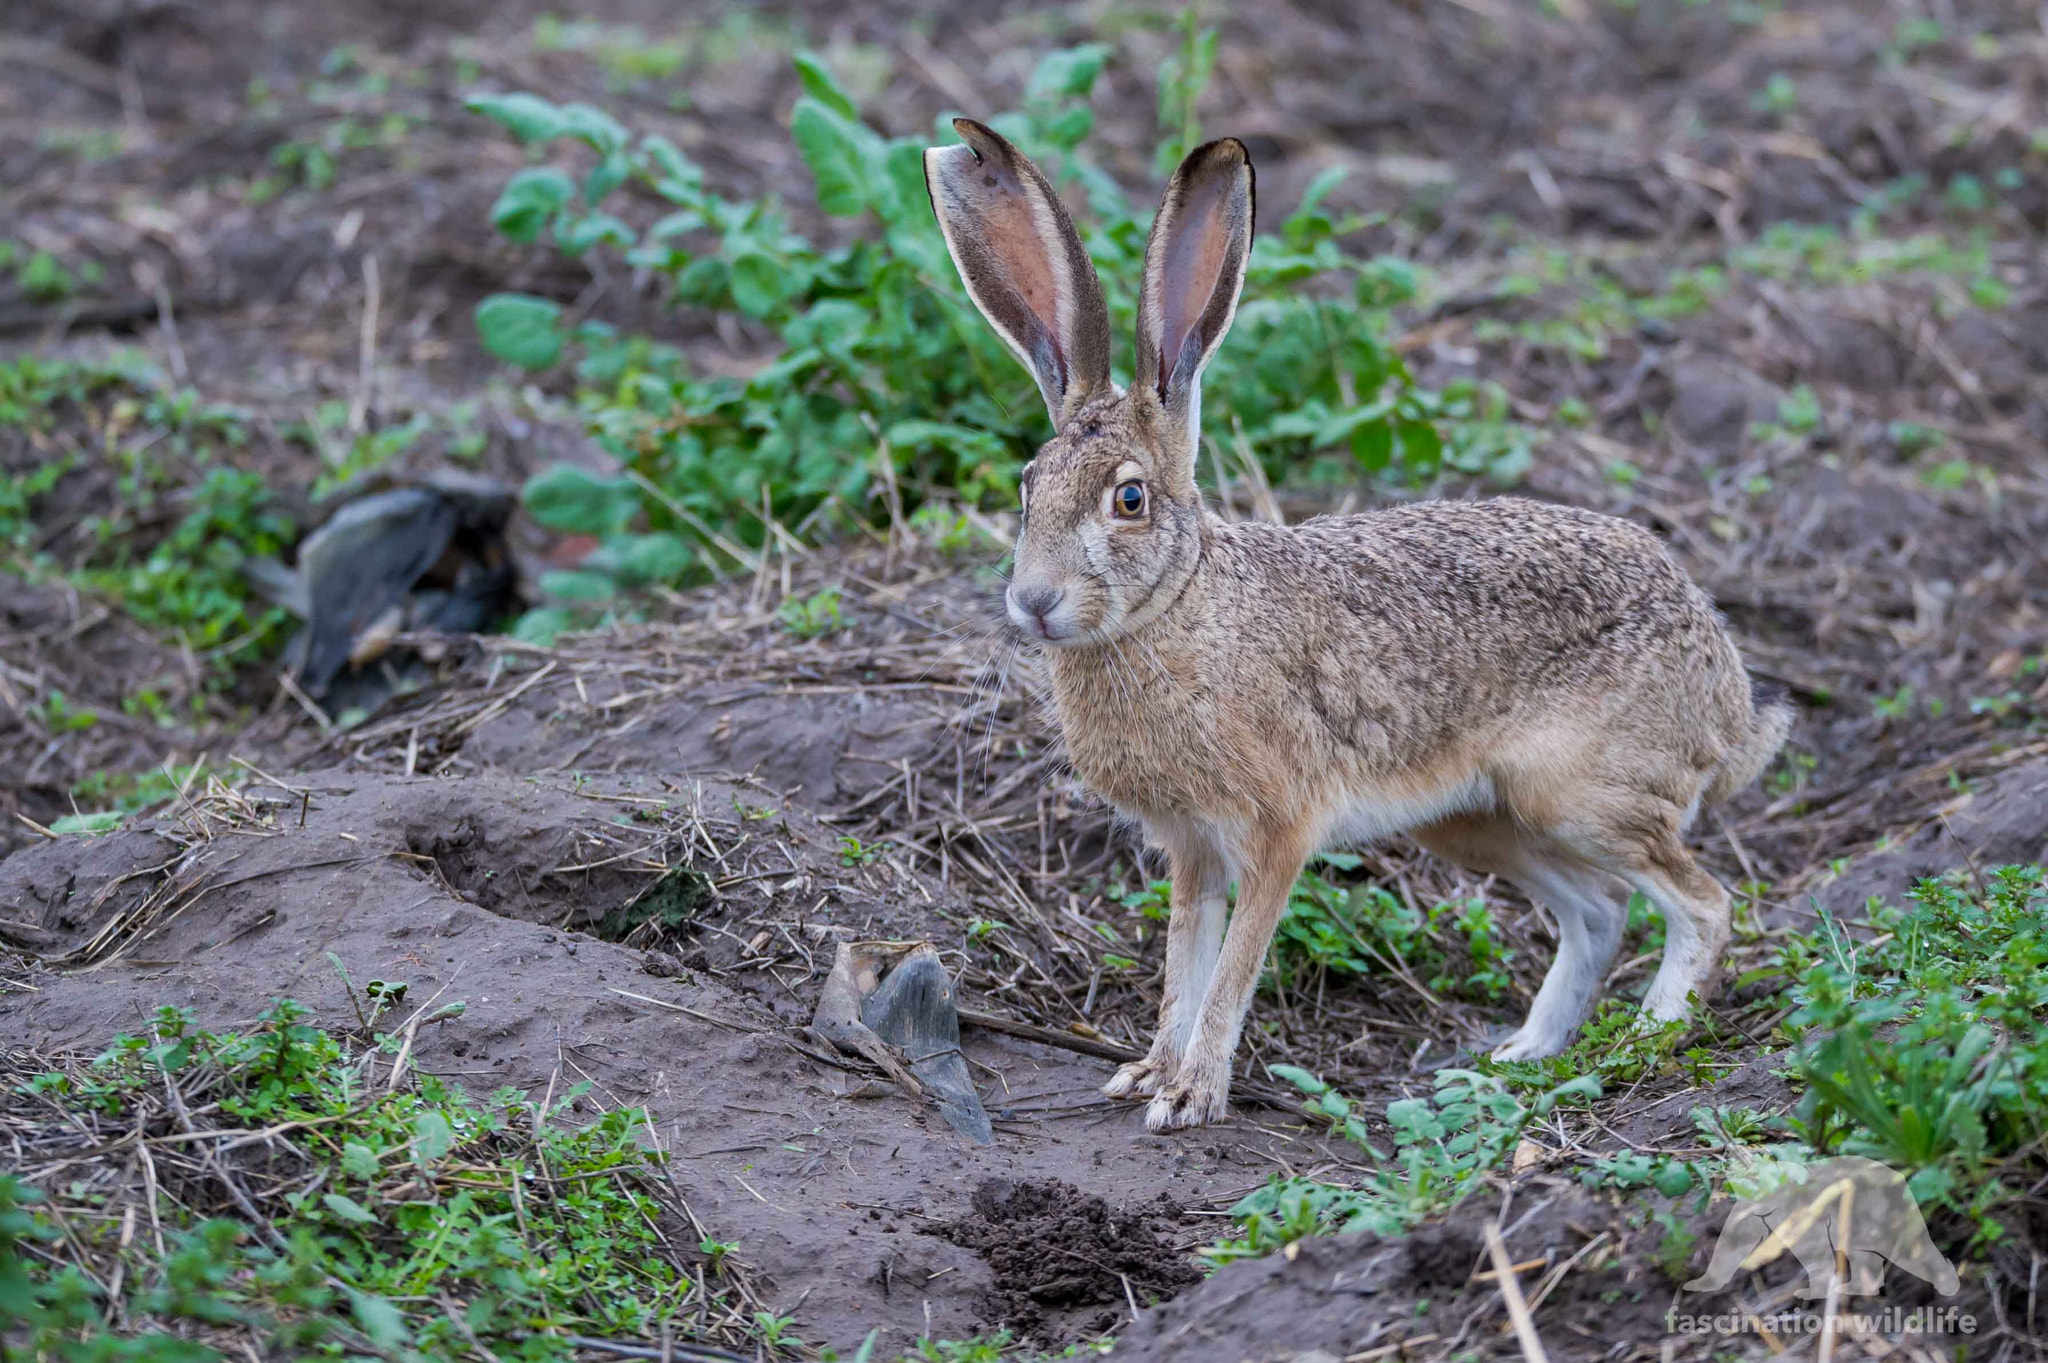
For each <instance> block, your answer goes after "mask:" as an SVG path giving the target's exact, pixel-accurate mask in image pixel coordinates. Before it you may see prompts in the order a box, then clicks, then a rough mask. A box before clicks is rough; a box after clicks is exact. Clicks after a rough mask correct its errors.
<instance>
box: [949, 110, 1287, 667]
mask: <svg viewBox="0 0 2048 1363" xmlns="http://www.w3.org/2000/svg"><path fill="white" fill-rule="evenodd" d="M953 127H954V130H955V131H957V132H958V133H959V134H960V137H961V140H962V141H963V142H964V143H965V145H964V146H957V147H933V148H932V149H931V150H929V151H927V152H926V153H925V154H924V169H925V184H926V186H927V187H928V188H929V189H930V191H931V197H932V208H933V210H934V211H935V212H937V214H938V217H939V228H940V230H941V231H942V232H944V233H945V237H946V246H947V249H949V250H950V251H951V252H952V254H953V263H954V264H955V265H957V266H958V267H959V269H960V278H961V279H962V280H963V281H964V282H965V283H966V285H967V292H968V294H969V295H970V296H971V297H972V298H973V299H974V302H975V306H977V307H979V308H980V309H981V312H982V315H983V316H984V317H986V318H987V319H988V322H989V325H990V326H992V327H994V328H995V330H996V334H997V335H999V336H1001V337H1002V338H1003V340H1004V341H1005V342H1006V343H1007V344H1008V345H1009V347H1010V349H1011V350H1013V351H1015V352H1016V353H1017V358H1018V359H1020V360H1022V361H1023V362H1024V364H1025V366H1026V367H1027V368H1028V369H1030V371H1031V373H1032V376H1033V377H1034V378H1036V379H1037V380H1038V388H1039V391H1040V392H1041V393H1043V394H1044V395H1045V405H1046V407H1047V409H1048V410H1050V411H1051V413H1052V424H1053V432H1054V434H1053V438H1052V440H1050V441H1049V442H1047V443H1046V445H1045V446H1044V448H1042V449H1040V450H1039V452H1038V456H1037V457H1036V458H1035V459H1033V460H1032V461H1031V463H1030V464H1029V465H1028V466H1027V467H1026V468H1025V470H1024V481H1023V487H1024V528H1023V530H1022V532H1021V533H1020V534H1019V536H1018V539H1017V556H1016V570H1015V572H1014V573H1013V574H1012V576H1011V579H1010V589H1009V593H1008V595H1007V598H1006V605H1007V607H1008V610H1009V615H1010V619H1011V620H1012V622H1014V623H1015V624H1016V626H1017V627H1018V628H1019V629H1021V630H1023V631H1024V633H1025V634H1027V635H1029V636H1031V637H1033V638H1036V639H1039V640H1042V641H1043V642H1046V643H1049V644H1054V645H1068V644H1082V643H1099V642H1102V641H1104V640H1107V639H1112V638H1115V637H1116V636H1117V635H1119V634H1121V633H1123V632H1125V631H1126V630H1130V629H1133V628H1135V627H1137V626H1138V625H1141V624H1143V623H1144V622H1145V621H1146V620H1148V619H1150V618H1152V616H1154V615H1155V614H1157V613H1158V612H1159V611H1161V610H1164V609H1165V608H1166V607H1167V606H1168V605H1171V604H1172V602H1173V600H1174V599H1175V598H1176V597H1177V596H1178V595H1179V593H1180V591H1181V589H1182V587H1184V586H1185V584H1186V583H1187V580H1188V577H1189V575H1190V574H1191V573H1193V571H1194V568H1195V565H1196V563H1197V562H1198V561H1199V559H1200V557H1201V544H1202V540H1201V536H1202V498H1201V493H1200V491H1199V490H1198V489H1197V487H1196V485H1195V458H1196V455H1197V453H1198V452H1199V450H1200V445H1201V442H1200V433H1201V419H1202V367H1203V366H1204V365H1206V364H1207V363H1208V362H1209V358H1210V356H1212V355H1214V354H1215V353H1216V348H1217V347H1218V346H1219V345H1221V344H1222V343H1223V333H1224V332H1225V331H1227V330H1229V328H1230V319H1231V317H1232V316H1233V315H1234V314H1235V313H1236V312H1237V297H1238V293H1239V291H1240V290H1241V289H1242V288H1243V286H1244V272H1245V262H1246V260H1247V259H1248V258H1249V257H1250V255H1251V247H1252V164H1251V158H1250V156H1249V155H1248V154H1247V153H1246V151H1245V149H1244V144H1243V143H1242V142H1239V141H1237V140H1236V139H1234V138H1225V139H1223V140H1222V141H1219V142H1210V143H1208V144H1207V145H1205V146H1201V147H1197V148H1195V150H1194V151H1192V152H1190V153H1188V157H1187V159H1186V160H1185V161H1183V162H1181V166H1180V169H1179V170H1178V171H1176V172H1175V173H1174V177H1173V180H1172V182H1171V183H1170V184H1168V185H1167V187H1166V198H1165V200H1164V201H1163V202H1162V203H1161V204H1160V205H1159V216H1158V217H1156V218H1155V219H1153V222H1152V236H1151V239H1150V241H1149V242H1148V243H1147V245H1146V247H1145V277H1144V279H1143V281H1142V282H1141V284H1140V287H1139V291H1138V345H1137V363H1136V368H1135V375H1134V377H1133V380H1132V383H1131V389H1130V391H1129V392H1128V393H1126V392H1124V391H1122V390H1121V389H1119V388H1118V387H1117V386H1116V385H1115V384H1114V383H1113V382H1111V380H1110V376H1109V348H1110V339H1109V311H1108V309H1107V308H1106V307H1105V306H1104V305H1103V301H1102V285H1101V282H1100V281H1099V280H1097V279H1096V277H1095V267H1094V265H1093V264H1091V263H1090V261H1089V259H1088V253H1087V251H1086V250H1085V249H1084V248H1083V247H1082V245H1081V238H1080V237H1079V236H1078V235H1077V234H1076V233H1075V231H1074V222H1073V219H1072V218H1070V217H1069V216H1068V215H1067V210H1066V208H1065V207H1064V206H1063V205H1062V204H1061V203H1060V201H1059V198H1058V196H1057V195H1055V194H1054V193H1053V190H1052V186H1051V185H1050V184H1049V183H1047V181H1046V178H1045V176H1044V175H1043V174H1042V173H1041V172H1040V171H1039V169H1038V167H1037V166H1035V165H1033V164H1032V163H1031V161H1030V160H1029V159H1028V158H1027V157H1025V156H1024V155H1023V153H1021V152H1019V151H1018V150H1017V149H1016V148H1015V147H1013V146H1011V145H1010V144H1009V143H1008V142H1006V141H1004V140H1003V138H1002V137H1000V136H998V135H997V134H996V133H995V132H993V131H992V130H990V129H988V128H986V127H983V126H982V125H981V124H979V123H976V122H974V121H972V120H971V119H965V118H962V119H955V120H954V122H953Z"/></svg>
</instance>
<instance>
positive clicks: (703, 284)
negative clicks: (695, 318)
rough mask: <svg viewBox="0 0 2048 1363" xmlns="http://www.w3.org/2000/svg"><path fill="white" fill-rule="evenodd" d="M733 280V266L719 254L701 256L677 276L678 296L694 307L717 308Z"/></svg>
mask: <svg viewBox="0 0 2048 1363" xmlns="http://www.w3.org/2000/svg"><path fill="white" fill-rule="evenodd" d="M731 282H732V267H731V266H729V265H727V264H726V263H725V262H724V261H722V260H720V259H719V258H718V257H717V256H699V257H698V258H697V259H695V260H693V261H691V262H690V263H689V265H688V266H687V267H685V268H684V270H683V272H682V273H681V274H679V275H677V276H676V297H677V298H678V299H680V300H681V301H682V302H685V303H688V304H690V305H691V306H693V307H699V308H715V307H717V306H718V305H719V303H720V301H721V300H722V299H723V298H724V297H725V293H726V286H727V285H728V284H730V283H731Z"/></svg>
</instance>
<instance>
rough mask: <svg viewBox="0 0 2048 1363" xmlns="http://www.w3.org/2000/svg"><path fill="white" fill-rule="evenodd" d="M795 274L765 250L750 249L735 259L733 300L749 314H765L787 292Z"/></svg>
mask: <svg viewBox="0 0 2048 1363" xmlns="http://www.w3.org/2000/svg"><path fill="white" fill-rule="evenodd" d="M791 281H792V276H791V274H790V271H789V270H788V268H787V267H785V266H784V265H783V263H782V262H781V261H779V260H777V259H776V258H775V257H773V256H771V255H769V254H768V253H767V252H765V251H747V252H744V253H742V254H741V255H739V256H737V257H735V258H734V259H733V262H732V301H733V302H734V303H735V304H737V305H738V306H739V310H740V311H741V312H744V313H746V314H747V315H748V316H749V317H766V316H767V315H768V314H769V313H771V312H773V311H774V310H775V308H776V306H777V305H778V304H779V303H781V302H782V300H783V299H784V298H785V297H786V296H787V295H788V291H789V287H790V284H791Z"/></svg>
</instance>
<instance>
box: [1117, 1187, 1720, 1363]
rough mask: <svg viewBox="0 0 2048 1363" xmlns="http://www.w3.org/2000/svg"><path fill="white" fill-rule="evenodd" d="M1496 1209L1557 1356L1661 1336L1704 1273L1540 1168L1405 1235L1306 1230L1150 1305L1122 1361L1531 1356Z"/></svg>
mask: <svg viewBox="0 0 2048 1363" xmlns="http://www.w3.org/2000/svg"><path fill="white" fill-rule="evenodd" d="M1496 1216H1499V1217H1500V1219H1501V1220H1502V1222H1503V1231H1504V1238H1505V1240H1506V1242H1507V1247H1508V1253H1509V1255H1510V1256H1511V1258H1512V1260H1513V1262H1515V1263H1516V1264H1519V1265H1523V1267H1522V1269H1521V1271H1520V1281H1521V1285H1522V1291H1523V1295H1524V1296H1525V1297H1526V1298H1528V1299H1529V1300H1530V1301H1531V1302H1532V1303H1533V1307H1532V1310H1533V1313H1534V1317H1535V1320H1536V1324H1537V1328H1538V1332H1539V1334H1540V1335H1541V1336H1542V1339H1543V1343H1544V1346H1545V1349H1546V1351H1547V1352H1548V1354H1549V1356H1550V1357H1552V1358H1556V1359H1588V1360H1590V1359H1594V1358H1603V1357H1607V1356H1609V1355H1610V1354H1611V1353H1612V1352H1613V1350H1614V1346H1615V1345H1616V1344H1617V1343H1618V1342H1620V1341H1629V1342H1632V1343H1635V1344H1639V1345H1644V1346H1650V1345H1651V1343H1652V1341H1655V1340H1658V1339H1662V1338H1663V1337H1664V1335H1665V1333H1666V1331H1665V1328H1664V1316H1665V1313H1666V1312H1667V1311H1668V1310H1669V1309H1671V1307H1672V1303H1673V1301H1674V1299H1675V1297H1676V1295H1677V1292H1678V1288H1677V1283H1678V1281H1680V1279H1682V1278H1683V1277H1685V1276H1690V1273H1689V1270H1687V1269H1686V1268H1685V1263H1686V1262H1687V1261H1686V1260H1685V1258H1684V1255H1682V1254H1680V1255H1678V1256H1677V1257H1676V1258H1675V1259H1674V1260H1673V1268H1671V1269H1667V1268H1665V1267H1664V1266H1662V1264H1661V1263H1660V1257H1659V1256H1660V1250H1659V1246H1660V1243H1661V1237H1662V1236H1663V1234H1664V1231H1663V1230H1662V1229H1661V1228H1659V1227H1657V1226H1649V1227H1647V1228H1645V1227H1644V1226H1641V1225H1634V1224H1631V1222H1641V1221H1643V1220H1644V1218H1643V1217H1642V1215H1641V1214H1640V1211H1638V1212H1636V1213H1635V1214H1634V1215H1630V1214H1628V1213H1627V1212H1625V1211H1624V1210H1623V1209H1622V1208H1621V1207H1619V1206H1618V1205H1617V1204H1616V1203H1615V1202H1614V1200H1613V1199H1611V1198H1608V1197H1603V1196H1601V1195H1599V1194H1595V1193H1592V1192H1588V1191H1587V1190H1586V1189H1584V1188H1581V1187H1579V1186H1577V1185H1576V1184H1570V1183H1565V1182H1563V1181H1562V1180H1554V1179H1547V1178H1541V1177H1539V1178H1536V1179H1534V1180H1531V1181H1527V1182H1524V1183H1523V1184H1521V1185H1520V1186H1519V1187H1517V1188H1516V1189H1515V1191H1514V1193H1513V1194H1512V1195H1511V1196H1510V1197H1509V1199H1508V1202H1507V1204H1506V1206H1505V1209H1504V1208H1503V1206H1502V1204H1501V1202H1500V1201H1499V1200H1498V1199H1497V1198H1494V1197H1489V1196H1484V1195H1482V1196H1479V1197H1475V1198H1473V1199H1472V1200H1471V1201H1469V1202H1467V1203H1466V1204H1465V1206H1463V1207H1462V1208H1460V1209H1459V1210H1458V1211H1457V1212H1455V1213H1453V1214H1452V1215H1451V1216H1450V1217H1449V1218H1447V1219H1446V1220H1444V1221H1443V1222H1440V1223H1438V1224H1435V1225H1431V1226H1427V1227H1424V1228H1422V1229H1420V1230H1418V1231H1416V1232H1415V1233H1414V1234H1412V1235H1410V1236H1408V1237H1406V1238H1405V1239H1387V1238H1382V1237H1379V1236H1375V1235H1343V1236H1331V1237H1327V1238H1322V1239H1313V1240H1302V1241H1298V1242H1296V1243H1295V1244H1294V1245H1291V1246H1289V1247H1288V1249H1287V1250H1286V1252H1284V1253H1281V1254H1273V1255H1269V1256H1267V1257H1266V1258H1263V1259H1255V1260H1249V1261H1245V1262H1240V1263H1237V1264H1233V1265H1230V1266H1229V1267H1227V1268H1225V1269H1223V1270H1221V1271H1220V1272H1218V1273H1217V1274H1216V1275H1215V1276H1214V1277H1212V1278H1210V1279H1209V1280H1208V1281H1207V1282H1205V1283H1203V1284H1202V1285H1201V1286H1200V1287H1198V1288H1195V1289H1194V1290H1192V1291H1189V1292H1185V1293H1182V1294H1181V1295H1180V1296H1179V1297H1176V1298H1175V1299H1174V1300H1173V1301H1171V1302H1168V1303H1166V1304H1165V1305H1163V1306H1161V1307H1159V1308H1157V1309H1156V1310H1151V1311H1147V1312H1145V1313H1143V1314H1142V1315H1141V1316H1139V1318H1138V1320H1137V1321H1136V1323H1134V1324H1133V1325H1132V1326H1131V1327H1130V1328H1129V1329H1127V1330H1125V1331H1124V1332H1123V1334H1122V1335H1121V1337H1120V1339H1119V1342H1118V1345H1117V1347H1116V1349H1115V1351H1114V1354H1113V1356H1114V1357H1116V1358H1118V1359H1128V1360H1130V1361H1131V1363H1155V1361H1156V1363H1164V1361H1165V1360H1174V1363H1181V1361H1182V1360H1191V1359H1198V1358H1199V1359H1214V1360H1218V1361H1219V1363H1221V1361H1222V1360H1228V1361H1229V1363H1290V1361H1291V1360H1295V1359H1306V1358H1308V1357H1311V1356H1314V1355H1315V1354H1316V1351H1318V1350H1320V1351H1322V1356H1324V1357H1336V1358H1345V1357H1357V1356H1360V1355H1361V1354H1362V1355H1363V1356H1364V1357H1366V1358H1381V1357H1387V1358H1432V1359H1442V1358H1471V1359H1481V1358H1501V1359H1508V1358H1520V1357H1522V1356H1523V1355H1522V1353H1521V1351H1520V1348H1519V1346H1518V1345H1517V1343H1516V1341H1515V1337H1514V1335H1513V1334H1512V1333H1511V1331H1510V1329H1509V1322H1508V1317H1507V1313H1506V1311H1505V1310H1504V1308H1503V1307H1502V1303H1501V1298H1500V1293H1499V1292H1498V1290H1497V1289H1496V1288H1495V1286H1494V1283H1493V1281H1492V1277H1491V1273H1490V1268H1491V1265H1490V1264H1489V1263H1488V1262H1487V1252H1486V1243H1485V1240H1484V1238H1483V1231H1482V1226H1483V1224H1484V1223H1485V1222H1487V1221H1491V1220H1494V1219H1495V1218H1496ZM1707 1238H1708V1240H1709V1242H1711V1237H1707ZM1699 1253H1700V1254H1701V1255H1702V1257H1703V1256H1704V1254H1705V1250H1703V1249H1702V1250H1700V1251H1699ZM1532 1261H1534V1264H1533V1265H1532ZM1560 1270H1562V1271H1560ZM1674 1270H1675V1271H1677V1272H1678V1273H1679V1275H1680V1276H1679V1277H1678V1278H1674V1277H1672V1276H1671V1273H1672V1272H1673V1271H1674ZM1479 1273H1487V1274H1488V1276H1487V1277H1485V1278H1475V1277H1474V1275H1475V1274H1479ZM1546 1284H1548V1287H1547V1289H1546V1286H1545V1285H1546ZM1539 1294H1540V1295H1539ZM1404 1345H1405V1346H1406V1347H1405V1348H1404V1347H1403V1346H1404Z"/></svg>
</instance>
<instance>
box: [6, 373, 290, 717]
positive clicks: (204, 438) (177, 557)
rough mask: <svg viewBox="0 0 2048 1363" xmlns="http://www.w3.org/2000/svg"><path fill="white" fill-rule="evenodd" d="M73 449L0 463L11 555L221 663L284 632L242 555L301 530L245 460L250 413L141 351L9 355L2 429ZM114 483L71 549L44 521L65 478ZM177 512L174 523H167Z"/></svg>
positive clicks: (275, 548)
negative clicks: (111, 355)
mask: <svg viewBox="0 0 2048 1363" xmlns="http://www.w3.org/2000/svg"><path fill="white" fill-rule="evenodd" d="M9 430H13V431H20V432H23V433H25V434H26V435H27V436H28V437H29V438H30V439H31V440H34V441H37V443H38V444H41V443H45V442H57V441H61V442H62V443H64V444H67V445H70V446H72V447H73V448H72V450H71V452H69V453H67V454H64V455H61V456H60V457H57V458H53V459H50V460H47V461H45V462H43V463H41V464H40V465H38V466H36V467H34V468H31V469H29V470H27V471H26V472H23V473H19V474H13V475H8V474H4V473H0V567H4V568H6V569H7V570H9V571H13V572H17V573H23V574H27V575H29V576H31V577H40V578H53V577H54V578H59V579H62V580H64V581H67V582H70V583H72V584H74V585H76V586H79V587H82V588H84V589H86V590H88V591H92V592H94V593H96V594H98V595H100V596H102V597H106V598H108V599H111V600H112V601H113V602H114V603H115V604H116V605H118V606H119V607H120V608H121V609H123V610H124V611H125V612H126V613H127V614H128V615H129V616H130V617H132V618H133V619H134V620H136V621H137V622H138V623H140V624H142V625H143V626H145V627H147V628H149V629H152V630H155V631H157V632H158V633H160V634H163V635H165V636H168V637H171V638H174V639H178V640H181V641H182V642H183V644H185V645H186V646H188V647H190V648H191V649H192V650H193V651H194V653H195V654H197V655H198V656H199V657H200V658H201V660H202V661H205V662H207V663H210V664H216V665H218V668H219V671H217V672H216V676H217V677H218V676H224V675H225V669H226V668H228V667H230V666H232V665H234V664H236V663H240V662H245V661H248V660H250V659H253V658H256V657H259V656H262V655H265V654H267V653H268V652H270V651H272V650H274V649H275V648H276V647H277V646H278V645H280V644H282V642H283V640H284V637H285V634H286V632H287V626H288V621H287V618H286V616H285V614H284V612H283V611H281V610H277V609H274V608H271V607H268V606H265V605H263V604H261V603H260V601H259V599H258V598H257V597H256V595H255V593H254V592H253V590H252V589H251V587H250V584H249V582H248V581H247V580H246V579H245V578H244V576H243V574H242V572H241V564H242V561H243V560H244V559H245V558H248V557H250V556H257V555H274V554H277V553H279V552H280V551H281V550H282V549H283V548H285V547H286V546H287V545H288V544H290V543H291V541H292V540H293V539H294V538H295V536H296V533H297V532H296V527H295V526H294V524H293V523H292V521H291V519H290V518H289V517H288V516H286V515H285V514H283V513H282V512H281V511H279V510H278V509H277V507H276V505H275V502H274V498H273V497H272V494H271V490H270V488H269V486H268V484H267V483H266V481H265V479H264V478H263V476H262V475H260V474H257V473H254V472H251V471H249V470H246V469H242V468H237V467H234V466H233V464H232V463H231V459H232V457H233V453H234V451H236V450H238V449H239V448H240V447H242V446H243V445H244V443H245V441H246V436H245V432H244V430H243V422H242V419H241V417H240V416H239V415H238V414H237V413H236V412H235V411H233V410H232V409H229V408H225V407H221V406H217V405H213V404H209V403H207V402H205V401H203V400H202V399H201V397H200V395H199V394H198V393H197V392H195V391H193V390H191V389H182V390H173V389H169V388H165V387H162V386H160V385H159V384H158V383H157V382H156V381H155V380H154V379H153V378H152V377H151V376H150V374H149V373H148V372H147V371H146V370H145V369H144V368H142V367H141V365H140V363H139V362H138V361H135V360H133V359H130V358H123V357H117V358H115V359H113V360H110V361H104V362H93V363H86V362H73V361H53V360H39V359H37V358H35V357H34V356H26V355H25V356H21V357H19V358H17V359H13V360H10V361H7V362H5V363H0V432H4V431H9ZM75 476H77V477H84V476H91V477H97V478H101V479H105V480H106V481H108V482H109V483H110V484H111V487H112V491H113V495H112V497H110V498H105V499H96V503H95V514H93V515H91V516H88V517H86V518H85V519H84V520H82V521H81V522H80V523H79V526H78V530H79V533H77V534H74V535H67V536H65V537H64V538H63V541H62V543H63V554H62V556H61V557H59V556H58V554H56V553H55V552H53V551H52V550H50V549H48V548H47V547H46V546H45V545H43V544H42V543H41V542H40V541H41V539H42V538H45V537H39V536H38V535H37V534H36V527H35V519H34V518H35V513H36V510H37V505H38V503H39V501H40V500H41V499H43V498H46V497H47V496H49V495H50V494H51V493H52V492H53V491H54V490H55V489H56V488H57V486H58V484H59V483H60V482H61V481H63V480H64V479H66V478H68V477H75ZM165 524H168V525H169V527H170V529H169V531H168V533H165V532H163V531H161V530H159V529H157V528H156V527H158V526H161V525H165Z"/></svg>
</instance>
